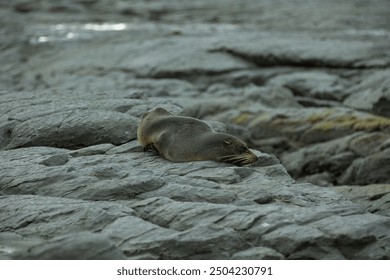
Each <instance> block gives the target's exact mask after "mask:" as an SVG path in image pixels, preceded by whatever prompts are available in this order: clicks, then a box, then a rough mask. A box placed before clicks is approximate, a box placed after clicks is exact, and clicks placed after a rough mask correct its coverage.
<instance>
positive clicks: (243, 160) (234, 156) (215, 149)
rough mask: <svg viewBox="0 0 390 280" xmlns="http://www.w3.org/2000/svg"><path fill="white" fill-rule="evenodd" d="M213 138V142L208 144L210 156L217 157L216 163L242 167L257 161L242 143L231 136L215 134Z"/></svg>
mask: <svg viewBox="0 0 390 280" xmlns="http://www.w3.org/2000/svg"><path fill="white" fill-rule="evenodd" d="M213 138H214V141H213V142H212V143H210V144H209V148H210V154H212V155H219V156H217V157H216V160H218V161H221V162H227V163H233V164H235V165H239V166H242V165H248V164H251V163H253V162H255V161H257V160H258V157H257V156H256V155H255V154H254V153H252V152H251V151H250V150H249V149H248V147H247V145H246V144H245V143H244V142H243V141H241V140H240V139H238V138H236V137H234V136H232V135H228V134H224V133H216V135H215V136H214V137H213ZM221 155H222V156H221Z"/></svg>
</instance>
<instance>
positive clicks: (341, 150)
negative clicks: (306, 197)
mask: <svg viewBox="0 0 390 280" xmlns="http://www.w3.org/2000/svg"><path fill="white" fill-rule="evenodd" d="M388 137H389V136H388V135H387V134H386V133H379V132H373V133H355V134H352V135H350V136H346V137H342V138H339V139H335V140H332V141H328V142H324V143H320V144H314V145H311V146H308V147H304V148H301V149H299V150H297V151H294V152H291V153H286V154H284V155H283V156H282V157H281V160H282V163H283V164H284V165H285V166H286V168H287V170H288V171H289V172H290V173H291V174H292V175H293V176H294V177H295V178H298V177H302V176H307V175H314V174H318V175H317V176H315V177H311V178H308V177H304V178H301V179H300V180H301V181H304V180H305V179H307V180H308V181H309V182H315V183H319V182H318V181H317V179H320V177H318V176H320V174H321V173H324V176H325V177H323V179H325V182H324V183H321V185H331V184H332V183H336V182H337V181H338V182H339V183H344V184H367V183H369V182H372V181H375V182H374V183H387V182H388V181H389V179H390V177H389V175H388V174H390V173H389V172H388V168H387V167H388V165H387V164H386V163H385V162H386V160H387V156H386V155H387V152H386V150H385V151H378V147H380V146H381V144H382V143H383V142H384V141H386V140H387V139H388ZM358 178H360V179H358ZM313 180H314V181H313ZM320 180H321V179H320ZM358 182H359V183H358Z"/></svg>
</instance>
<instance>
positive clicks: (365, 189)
mask: <svg viewBox="0 0 390 280" xmlns="http://www.w3.org/2000/svg"><path fill="white" fill-rule="evenodd" d="M332 189H333V190H335V191H337V192H339V193H341V194H343V195H344V196H345V197H347V198H348V199H350V200H352V201H354V202H356V203H358V204H360V205H362V206H363V207H364V208H365V209H367V211H369V212H371V213H376V214H381V215H385V216H390V185H366V186H335V187H333V188H332Z"/></svg>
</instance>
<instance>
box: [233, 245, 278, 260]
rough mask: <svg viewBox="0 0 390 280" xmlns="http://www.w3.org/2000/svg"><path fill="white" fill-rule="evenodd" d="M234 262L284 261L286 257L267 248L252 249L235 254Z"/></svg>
mask: <svg viewBox="0 0 390 280" xmlns="http://www.w3.org/2000/svg"><path fill="white" fill-rule="evenodd" d="M232 259H233V260H283V259H284V256H283V255H282V254H280V253H279V252H277V251H275V250H273V249H271V248H267V247H251V248H249V249H248V250H245V251H241V252H238V253H235V254H234V255H233V256H232Z"/></svg>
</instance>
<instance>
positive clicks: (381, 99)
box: [344, 70, 390, 117]
mask: <svg viewBox="0 0 390 280" xmlns="http://www.w3.org/2000/svg"><path fill="white" fill-rule="evenodd" d="M389 77H390V71H389V70H382V71H376V72H374V74H372V75H370V76H368V77H367V78H365V79H363V80H362V82H361V83H360V84H358V85H356V86H354V87H353V88H351V89H350V92H351V95H350V97H349V98H347V99H346V100H345V101H344V104H345V105H347V106H350V107H353V108H357V109H360V110H365V111H368V112H372V113H374V114H377V115H382V116H386V117H390V78H389Z"/></svg>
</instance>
